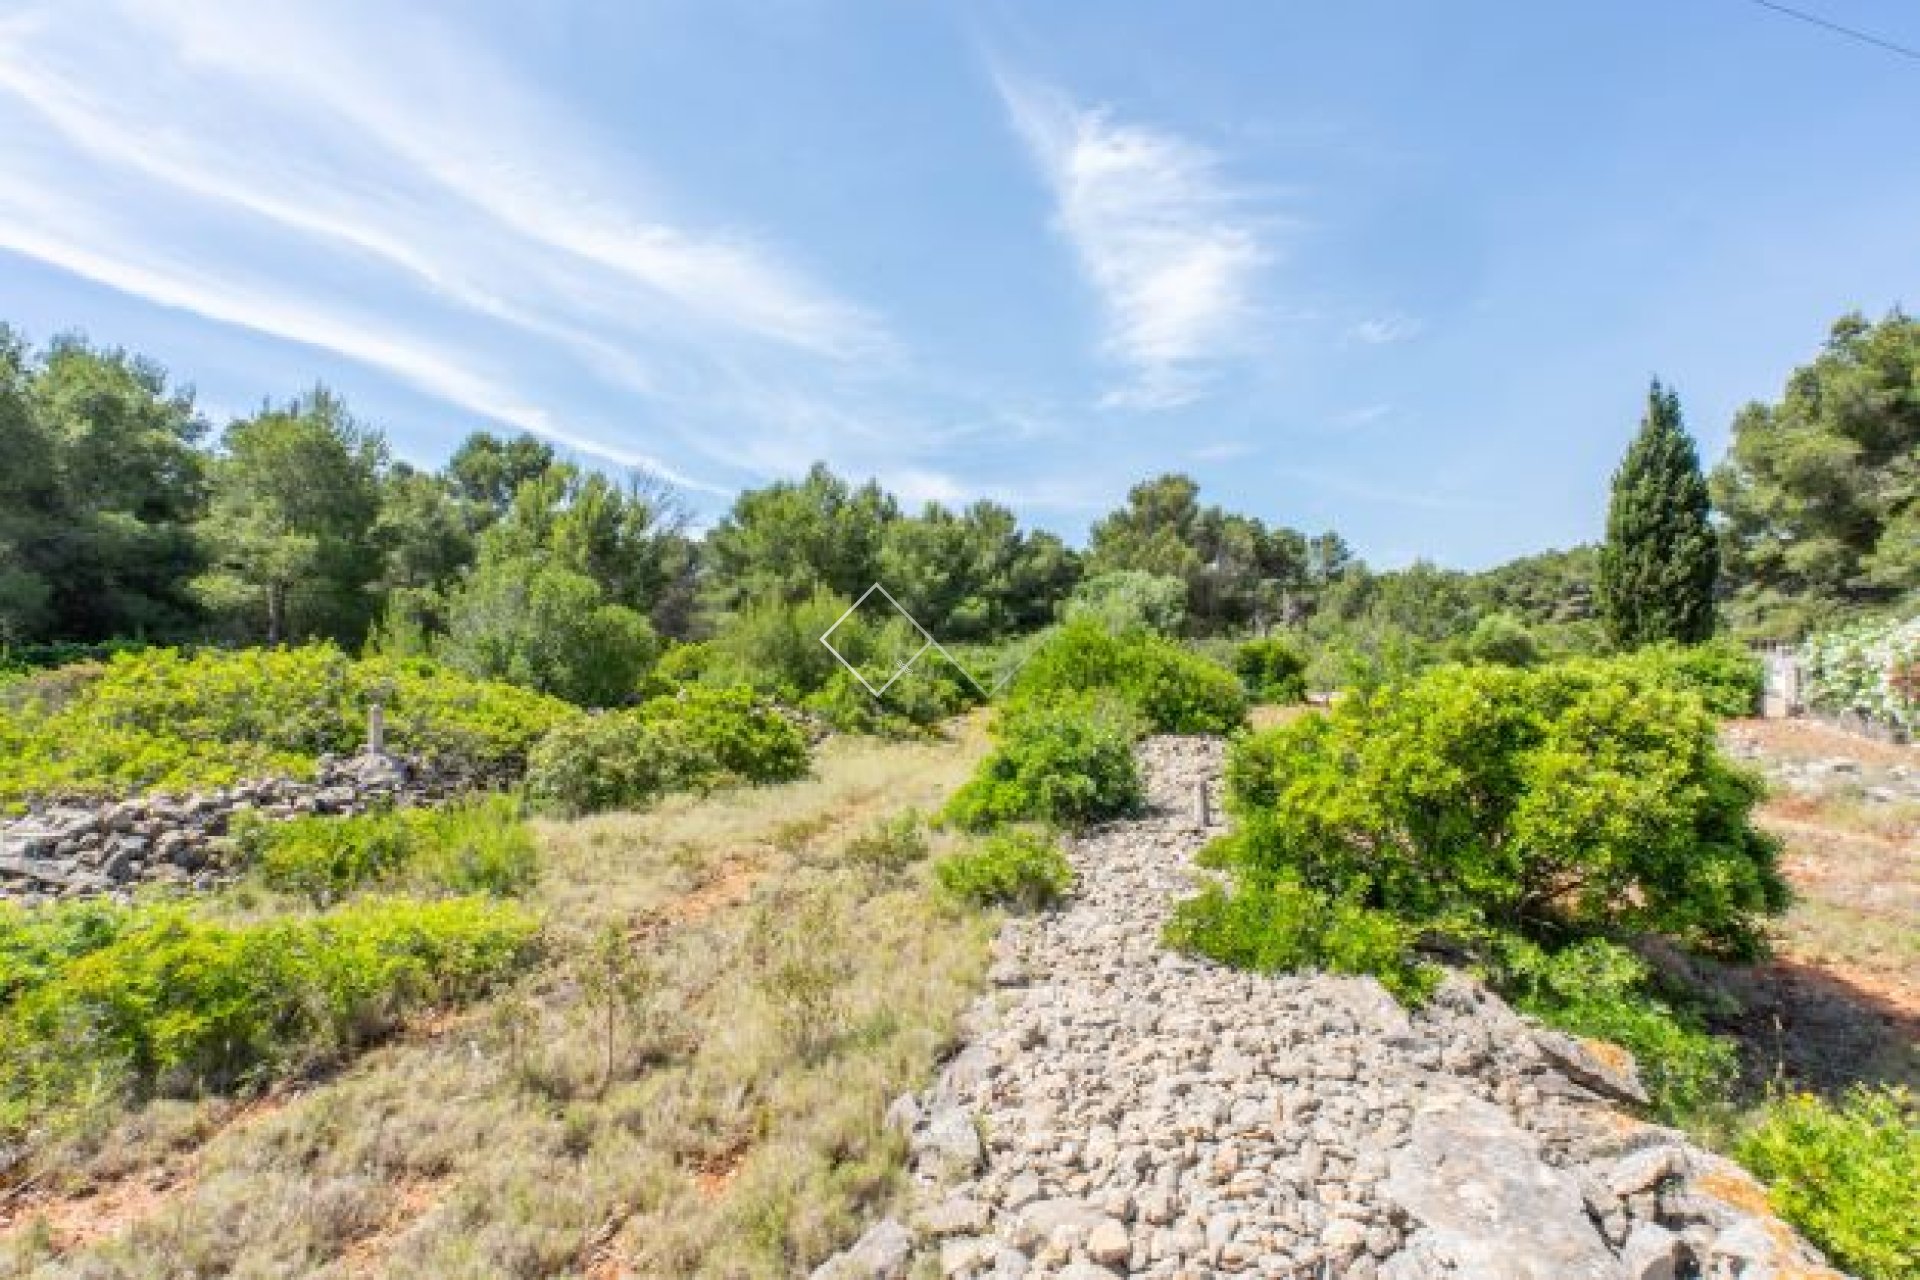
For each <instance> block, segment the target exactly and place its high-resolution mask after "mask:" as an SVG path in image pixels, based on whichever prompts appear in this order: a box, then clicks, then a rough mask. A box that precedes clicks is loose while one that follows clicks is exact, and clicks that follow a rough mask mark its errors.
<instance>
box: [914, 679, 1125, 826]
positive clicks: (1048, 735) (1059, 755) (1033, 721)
mask: <svg viewBox="0 0 1920 1280" xmlns="http://www.w3.org/2000/svg"><path fill="white" fill-rule="evenodd" d="M1135 729H1136V723H1135V721H1134V719H1133V716H1132V714H1131V713H1130V712H1128V710H1127V709H1126V708H1125V707H1124V706H1122V705H1120V704H1119V703H1117V702H1115V701H1113V700H1112V699H1110V698H1102V697H1098V696H1096V695H1093V694H1074V695H1061V696H1056V697H1052V698H1047V699H1033V698H1026V699H1018V700H1016V701H1014V702H1011V703H1009V704H1007V706H1005V707H1003V708H1002V709H1001V711H1000V713H999V715H998V716H996V717H995V720H994V725H993V735H994V739H995V744H994V748H993V750H992V751H991V752H989V753H988V755H987V757H986V759H984V760H982V761H981V762H980V767H979V768H978V770H976V772H975V773H974V776H973V777H972V778H971V779H970V780H968V781H967V782H966V783H965V784H964V785H962V786H961V787H960V789H959V790H957V791H955V792H954V793H953V796H952V798H951V799H949V800H948V802H947V807H946V809H945V810H944V816H945V818H946V819H947V820H948V821H950V822H953V823H955V824H956V825H958V826H961V827H965V828H968V829H969V830H976V831H977V830H983V829H985V828H987V827H991V826H994V825H996V824H999V823H1002V822H1020V821H1037V822H1048V823H1054V824H1057V825H1061V826H1078V825H1081V824H1083V823H1088V822H1097V821H1100V820H1102V819H1105V818H1114V817H1119V816H1121V815H1123V814H1127V813H1132V812H1133V811H1135V810H1136V809H1138V808H1139V806H1140V802H1141V799H1142V790H1141V783H1140V773H1139V770H1138V768H1137V767H1136V766H1135V764H1134V760H1133V738H1134V735H1135Z"/></svg>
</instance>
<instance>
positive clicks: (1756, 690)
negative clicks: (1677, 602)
mask: <svg viewBox="0 0 1920 1280" xmlns="http://www.w3.org/2000/svg"><path fill="white" fill-rule="evenodd" d="M1605 661H1608V662H1611V663H1614V664H1617V665H1624V666H1627V667H1630V668H1636V669H1638V670H1640V671H1641V672H1643V673H1645V674H1646V675H1648V676H1651V677H1653V678H1655V679H1659V680H1664V681H1666V682H1667V683H1668V684H1671V685H1674V686H1675V687H1677V688H1681V689H1686V690H1688V691H1689V692H1691V693H1694V694H1697V695H1698V696H1699V698H1700V700H1701V701H1702V702H1704V703H1706V704H1707V710H1709V711H1711V712H1713V714H1715V715H1717V716H1750V715H1753V714H1755V713H1756V712H1757V711H1759V709H1760V694H1761V691H1762V689H1763V687H1764V685H1765V683H1766V670H1765V667H1764V666H1763V664H1762V663H1761V661H1760V658H1759V656H1758V655H1757V654H1755V653H1754V652H1752V651H1751V650H1750V649H1748V648H1747V647H1746V646H1744V645H1741V644H1736V643H1734V642H1733V641H1730V640H1716V641H1712V642H1710V643H1707V644H1697V645H1686V646H1682V645H1672V644H1666V645H1653V646H1650V647H1648V648H1645V649H1639V650H1636V651H1634V652H1633V653H1631V654H1628V655H1625V656H1623V657H1618V658H1610V659H1606V660H1605Z"/></svg>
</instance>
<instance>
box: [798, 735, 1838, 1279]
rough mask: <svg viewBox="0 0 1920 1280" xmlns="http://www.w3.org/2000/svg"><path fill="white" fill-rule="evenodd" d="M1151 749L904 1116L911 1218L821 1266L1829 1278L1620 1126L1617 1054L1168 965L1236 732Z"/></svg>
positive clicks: (1471, 994) (1523, 1027) (1741, 1202)
mask: <svg viewBox="0 0 1920 1280" xmlns="http://www.w3.org/2000/svg"><path fill="white" fill-rule="evenodd" d="M1141 754H1142V758H1143V762H1144V764H1145V766H1146V769H1147V773H1148V778H1149V787H1150V793H1151V797H1152V799H1153V802H1154V808H1153V811H1152V812H1151V813H1150V814H1149V815H1148V816H1146V817H1144V818H1142V819H1140V820H1138V821H1133V822H1127V823H1118V824H1114V825H1112V826H1108V827H1105V828H1102V829H1099V830H1096V831H1093V832H1091V833H1089V834H1087V835H1086V836H1084V837H1082V838H1080V839H1078V840H1076V841H1074V842H1073V845H1072V847H1071V851H1070V852H1071V856H1072V858H1073V860H1074V863H1075V865H1076V867H1077V869H1078V871H1079V873H1080V883H1079V885H1078V886H1077V887H1076V889H1075V891H1074V894H1073V896H1072V898H1071V900H1070V901H1069V903H1068V905H1067V906H1066V907H1065V908H1063V909H1062V910H1060V911H1058V912H1055V913H1052V914H1050V915H1046V916H1041V917H1036V918H1031V919H1019V920H1014V921H1011V922H1010V923H1009V924H1008V925H1007V927H1006V929H1005V931H1004V933H1003V935H1002V937H1001V939H1000V940H999V943H998V948H999V953H998V955H997V957H996V960H995V963H994V966H993V968H992V971H991V974H990V977H991V980H992V982H993V984H994V988H993V990H992V991H991V992H990V993H989V994H988V995H986V996H985V997H983V999H982V1000H981V1002H980V1004H979V1005H978V1007H977V1008H976V1009H975V1010H974V1011H973V1013H972V1015H971V1016H970V1018H969V1024H970V1026H972V1027H973V1028H974V1029H975V1031H976V1034H974V1035H973V1037H972V1040H971V1042H970V1043H969V1044H968V1045H967V1046H966V1047H965V1048H964V1049H963V1051H962V1052H961V1053H960V1054H958V1055H957V1056H956V1057H954V1058H953V1059H951V1060H950V1061H949V1062H948V1064H947V1065H946V1068H945V1069H944V1070H943V1071H942V1072H941V1074H940V1077H939V1079H938V1080H937V1082H936V1083H935V1085H934V1086H933V1087H932V1088H931V1089H930V1090H928V1091H927V1092H926V1093H925V1094H924V1095H922V1096H920V1097H917V1098H903V1099H901V1100H899V1101H897V1102H896V1103H895V1104H894V1106H893V1107H892V1108H891V1109H890V1110H889V1112H888V1116H887V1119H888V1122H889V1123H890V1124H893V1125H895V1126H896V1127H898V1128H900V1129H902V1130H904V1131H905V1132H907V1133H908V1135H909V1140H910V1144H911V1152H912V1160H913V1168H914V1174H915V1182H916V1200H917V1203H916V1205H915V1207H914V1209H913V1210H912V1211H911V1212H910V1213H907V1214H905V1215H903V1217H904V1220H905V1225H904V1227H903V1226H902V1225H901V1224H899V1223H894V1224H891V1226H886V1227H885V1232H884V1235H883V1236H881V1237H880V1238H878V1239H876V1238H875V1237H874V1235H873V1233H869V1237H868V1239H866V1240H864V1241H862V1243H861V1246H859V1247H857V1248H856V1249H855V1250H854V1251H852V1252H851V1253H849V1254H846V1255H842V1256H841V1257H839V1258H837V1259H835V1260H833V1261H832V1262H830V1263H829V1264H828V1265H827V1266H825V1267H823V1268H822V1269H821V1271H820V1272H819V1274H820V1275H821V1276H823V1277H825V1276H843V1275H857V1276H862V1277H867V1276H891V1275H900V1274H906V1273H907V1272H908V1271H909V1270H912V1271H913V1274H943V1275H951V1276H998V1277H1014V1276H1028V1277H1074V1278H1076V1280H1097V1278H1098V1277H1111V1276H1115V1275H1143V1276H1159V1277H1201V1276H1215V1275H1247V1276H1272V1277H1299V1278H1300V1280H1309V1278H1312V1280H1319V1278H1320V1277H1335V1276H1342V1277H1352V1278H1353V1280H1366V1278H1367V1277H1394V1278H1395V1280H1442V1278H1443V1277H1444V1278H1447V1280H1549V1278H1551V1280H1616V1278H1630V1280H1659V1278H1660V1277H1663V1276H1680V1275H1686V1276H1694V1275H1702V1276H1708V1277H1714V1278H1715V1280H1761V1278H1762V1277H1773V1278H1775V1280H1785V1277H1788V1276H1794V1277H1801V1278H1804V1277H1813V1276H1833V1275H1835V1274H1836V1273H1833V1272H1831V1271H1828V1270H1826V1269H1825V1268H1824V1267H1822V1266H1821V1265H1820V1263H1819V1260H1818V1257H1817V1255H1815V1254H1814V1253H1813V1252H1812V1251H1811V1250H1810V1249H1809V1248H1807V1246H1805V1245H1804V1244H1802V1243H1801V1242H1799V1241H1798V1240H1796V1239H1795V1238H1794V1236H1793V1235H1792V1233H1791V1232H1790V1231H1788V1230H1787V1229H1786V1228H1785V1227H1784V1226H1782V1225H1781V1224H1780V1223H1779V1222H1778V1221H1776V1220H1774V1219H1773V1218H1772V1217H1771V1216H1770V1215H1769V1214H1768V1213H1767V1212H1766V1207H1765V1198H1764V1196H1763V1195H1761V1194H1760V1193H1759V1189H1758V1188H1757V1187H1755V1186H1754V1185H1753V1183H1752V1180H1751V1179H1748V1178H1746V1176H1745V1175H1744V1174H1742V1173H1740V1172H1739V1170H1738V1169H1737V1168H1735V1167H1734V1166H1732V1165H1730V1164H1728V1163H1727V1162H1725V1161H1723V1160H1720V1159H1718V1158H1717V1157H1714V1156H1711V1155H1709V1154H1707V1153H1705V1152H1703V1151H1700V1150H1699V1149H1697V1148H1695V1147H1692V1146H1690V1145H1689V1144H1688V1143H1687V1142H1686V1140H1685V1138H1684V1136H1683V1135H1681V1134H1678V1133H1675V1132H1673V1131H1671V1130H1667V1129H1663V1128H1660V1127H1658V1126H1654V1125H1649V1124H1646V1123H1643V1122H1641V1121H1640V1120H1637V1119H1635V1118H1633V1117H1632V1116H1631V1115H1630V1114H1627V1113H1625V1112H1623V1111H1622V1110H1620V1109H1618V1108H1620V1107H1621V1106H1623V1105H1631V1102H1632V1101H1633V1100H1635V1099H1639V1098H1644V1094H1643V1093H1642V1092H1641V1088H1640V1084H1639V1081H1638V1079H1637V1077H1636V1076H1635V1074H1634V1072H1633V1065H1632V1062H1631V1059H1630V1058H1627V1057H1626V1056H1625V1055H1622V1054H1619V1053H1618V1052H1617V1051H1609V1049H1608V1048H1607V1047H1606V1046H1598V1045H1593V1044H1589V1043H1586V1042H1582V1041H1579V1040H1576V1039H1573V1038H1571V1037H1567V1036H1562V1035H1559V1034H1558V1033H1554V1032H1550V1031H1546V1030H1544V1029H1542V1028H1539V1027H1537V1026H1535V1025H1533V1024H1531V1023H1530V1022H1528V1021H1527V1020H1526V1019H1523V1018H1522V1017H1520V1016H1519V1015H1518V1014H1516V1013H1515V1012H1514V1011H1513V1010H1512V1009H1510V1008H1509V1007H1508V1006H1507V1005H1506V1004H1505V1003H1504V1002H1502V1001H1501V1000H1499V999H1498V998H1497V997H1496V996H1495V995H1493V994H1492V993H1490V992H1488V991H1487V990H1486V989H1485V988H1483V987H1481V986H1479V985H1478V984H1476V983H1473V982H1471V981H1469V980H1467V979H1465V978H1462V977H1454V978H1451V979H1449V980H1448V982H1447V983H1446V984H1445V985H1444V986H1443V988H1442V989H1441V991H1440V992H1439V993H1438V995H1437V996H1436V997H1435V998H1434V999H1433V1000H1432V1001H1431V1002H1430V1003H1429V1004H1428V1005H1427V1007H1425V1008H1423V1009H1422V1010H1420V1011H1419V1012H1418V1013H1417V1014H1412V1015H1409V1014H1408V1013H1407V1011H1406V1010H1404V1009H1402V1008H1401V1007H1400V1006H1399V1005H1398V1004H1396V1003H1395V1002H1394V1000H1393V999H1392V998H1391V997H1390V996H1389V995H1388V994H1387V993H1386V991H1385V990H1384V989H1383V988H1381V987H1380V985H1379V984H1378V983H1376V982H1374V981H1372V980H1371V979H1358V978H1343V977H1334V976H1327V975H1313V974H1298V975H1288V976H1281V977H1265V976H1259V975H1252V974H1245V973H1238V972H1234V971H1231V970H1227V969H1223V968H1221V967H1219V966H1217V965H1213V964H1210V963H1204V962H1198V961H1194V960H1190V959H1187V958H1184V957H1181V956H1177V955H1171V954H1169V953H1167V952H1166V951H1165V950H1164V949H1163V948H1162V947H1161V945H1160V943H1159V937H1158V935H1159V925H1160V922H1161V920H1162V919H1163V918H1164V917H1165V914H1166V911H1167V909H1168V906H1169V905H1170V903H1171V902H1172V901H1173V900H1174V899H1175V898H1177V897H1179V896H1182V895H1184V894H1185V893H1187V892H1189V891H1190V886H1191V878H1192V876H1193V874H1194V872H1193V870H1192V868H1191V865H1190V859H1191V856H1192V854H1193V852H1194V851H1195V850H1196V849H1197V848H1198V847H1199V846H1200V844H1201V843H1203V842H1204V840H1205V839H1206V838H1207V834H1208V833H1204V832H1201V831H1198V830H1196V829H1195V827H1194V819H1193V814H1194V812H1195V806H1194V804H1193V803H1192V799H1193V793H1194V789H1195V788H1196V787H1197V786H1199V785H1203V784H1206V783H1207V782H1209V780H1211V779H1214V778H1216V777H1217V775H1218V772H1219V763H1220V744H1219V743H1218V742H1215V741H1208V740H1200V739H1180V738H1160V739H1153V740H1150V741H1149V742H1147V743H1145V744H1143V747H1142V752H1141ZM1213 811H1214V812H1218V811H1219V810H1218V806H1214V809H1213ZM883 1226H885V1224H883ZM880 1230H882V1229H881V1228H876V1231H880ZM901 1231H904V1232H905V1233H906V1234H907V1235H909V1236H910V1237H911V1241H912V1247H911V1249H910V1251H909V1253H908V1254H907V1255H906V1256H902V1255H901V1254H900V1253H899V1252H898V1249H897V1245H898V1241H899V1238H900V1232H901ZM882 1245H884V1246H885V1247H884V1248H882V1247H881V1246H882ZM848 1268H852V1269H851V1270H849V1269H848Z"/></svg>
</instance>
